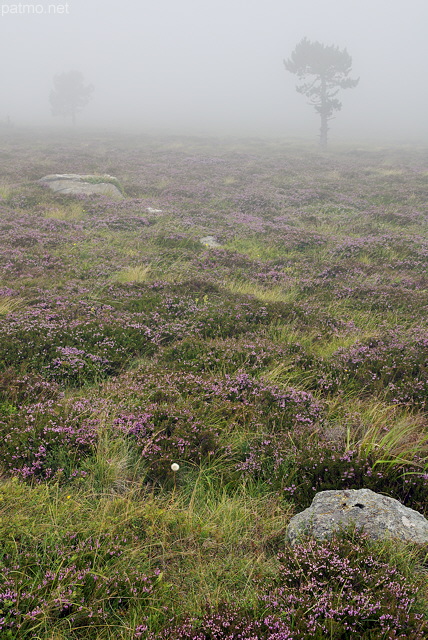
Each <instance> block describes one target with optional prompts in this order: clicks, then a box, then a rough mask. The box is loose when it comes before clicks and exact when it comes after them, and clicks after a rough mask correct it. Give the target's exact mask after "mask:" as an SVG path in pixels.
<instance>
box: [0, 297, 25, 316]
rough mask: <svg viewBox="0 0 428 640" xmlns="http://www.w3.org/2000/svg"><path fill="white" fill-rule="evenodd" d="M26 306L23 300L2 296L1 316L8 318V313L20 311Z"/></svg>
mask: <svg viewBox="0 0 428 640" xmlns="http://www.w3.org/2000/svg"><path fill="white" fill-rule="evenodd" d="M24 306H25V300H24V299H23V298H12V297H10V296H2V297H1V298H0V316H6V315H7V314H8V313H13V312H14V311H19V310H20V309H22V308H23V307H24Z"/></svg>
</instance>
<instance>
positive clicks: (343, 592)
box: [134, 536, 428, 640]
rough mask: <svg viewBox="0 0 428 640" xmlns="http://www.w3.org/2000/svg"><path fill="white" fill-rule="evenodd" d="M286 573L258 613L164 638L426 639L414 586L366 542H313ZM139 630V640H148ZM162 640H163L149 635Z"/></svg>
mask: <svg viewBox="0 0 428 640" xmlns="http://www.w3.org/2000/svg"><path fill="white" fill-rule="evenodd" d="M278 561H279V570H278V575H277V577H276V578H275V579H274V580H272V581H271V584H270V585H268V586H267V585H266V583H263V584H262V585H261V593H260V596H259V603H258V608H257V609H256V610H253V611H251V610H250V611H248V610H247V611H246V610H244V609H240V608H239V607H231V606H228V605H224V606H221V607H219V608H217V609H214V608H212V609H211V610H210V611H209V612H208V613H206V614H205V615H204V616H203V617H201V618H196V617H194V618H187V619H186V620H185V621H184V622H182V623H180V624H177V625H176V626H170V627H168V628H167V629H166V630H164V631H163V632H162V633H161V634H156V638H161V639H163V638H165V640H166V638H168V639H170V640H178V639H182V638H185V639H186V640H309V638H311V639H312V638H316V639H317V640H322V639H323V638H332V639H333V640H340V639H343V638H346V639H349V640H359V639H360V638H363V639H364V640H386V639H387V638H397V640H398V638H401V639H402V640H404V639H405V638H412V640H423V639H424V638H426V633H427V631H428V627H427V625H428V623H427V622H426V620H424V617H423V615H422V614H421V613H418V612H417V607H416V606H415V603H416V596H417V590H416V591H415V588H414V586H413V585H412V584H411V583H410V582H409V581H408V580H407V579H406V578H405V577H404V576H403V575H402V573H401V571H400V570H399V569H398V568H397V567H395V566H394V565H392V564H389V563H388V562H386V561H383V560H381V559H380V558H379V556H378V555H377V553H376V550H375V549H374V548H371V547H370V545H369V544H368V542H367V540H366V539H365V538H364V536H360V538H359V539H358V541H353V540H352V538H349V539H348V538H346V537H339V536H335V537H333V539H332V540H330V541H327V542H322V543H320V542H319V541H315V540H308V541H306V542H304V543H301V544H298V545H295V546H294V547H292V548H290V547H287V548H286V549H285V551H284V552H282V553H280V554H279V556H278ZM140 630H141V631H142V629H141V628H140V629H139V628H137V630H136V633H135V635H134V638H136V639H137V638H141V637H142V635H141V631H140ZM148 638H150V640H154V638H155V636H154V635H153V634H149V636H148Z"/></svg>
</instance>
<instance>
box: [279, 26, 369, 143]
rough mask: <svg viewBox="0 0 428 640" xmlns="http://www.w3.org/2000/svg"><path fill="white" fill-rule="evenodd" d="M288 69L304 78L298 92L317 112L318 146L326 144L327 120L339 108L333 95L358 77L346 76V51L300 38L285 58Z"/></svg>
mask: <svg viewBox="0 0 428 640" xmlns="http://www.w3.org/2000/svg"><path fill="white" fill-rule="evenodd" d="M284 65H285V68H286V69H287V71H290V72H291V73H294V74H295V75H297V77H298V78H301V79H303V80H305V81H304V82H302V83H301V84H300V85H297V86H296V90H297V91H298V92H299V93H303V94H304V95H305V96H306V97H308V98H309V104H311V105H312V106H313V107H314V109H315V111H316V112H317V113H319V114H320V117H321V127H320V146H321V148H322V149H325V148H326V146H327V132H328V129H329V127H328V121H329V120H331V119H332V117H333V113H334V112H335V111H340V109H341V108H342V103H341V102H340V101H339V100H338V99H337V98H336V95H337V93H338V92H339V89H351V88H353V87H356V86H357V84H358V82H359V80H360V79H359V78H357V79H356V80H354V79H352V78H349V77H348V76H349V74H350V72H351V70H352V69H351V66H352V58H351V56H350V55H349V54H348V52H347V51H346V49H343V51H340V50H339V48H338V47H335V46H334V45H331V46H326V45H324V44H321V43H320V42H311V41H310V40H308V39H307V38H303V40H301V41H300V42H299V44H297V45H296V48H295V49H294V51H293V52H292V54H291V57H290V58H289V59H288V60H284Z"/></svg>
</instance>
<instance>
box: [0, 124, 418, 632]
mask: <svg viewBox="0 0 428 640" xmlns="http://www.w3.org/2000/svg"><path fill="white" fill-rule="evenodd" d="M1 136H2V140H1V153H0V157H1V162H2V174H1V183H0V228H1V236H2V243H1V254H0V260H1V280H0V318H1V325H0V331H1V338H0V429H1V440H0V441H1V445H0V468H1V484H0V514H1V519H0V529H1V535H0V544H1V545H2V557H1V566H0V575H1V585H0V630H1V631H0V634H1V637H2V638H10V639H13V640H17V639H18V638H19V639H26V638H32V639H40V640H42V639H43V640H48V639H49V640H54V639H55V640H65V639H67V640H68V639H78V638H79V639H80V638H82V639H83V638H85V639H86V638H88V639H97V640H104V639H107V638H109V639H113V638H114V639H122V640H135V639H137V638H165V639H166V638H168V639H174V638H177V639H178V638H188V639H189V640H190V639H193V640H238V639H244V640H245V639H247V640H248V639H250V638H251V639H252V640H253V639H266V640H267V639H270V640H303V639H305V640H309V639H312V638H315V639H317V638H319V639H320V638H334V639H348V638H349V639H357V638H358V639H359V638H364V639H367V640H368V639H372V640H384V639H385V640H386V639H392V638H408V639H412V638H413V639H414V640H423V638H426V637H428V631H427V626H426V620H427V617H428V607H427V604H428V583H427V548H426V547H425V548H421V547H418V548H416V547H413V546H411V545H408V544H407V545H406V544H403V543H398V542H393V543H391V542H388V541H384V542H377V543H373V542H370V541H369V540H367V539H366V538H365V537H364V536H363V535H361V533H358V532H355V531H344V532H341V533H340V534H338V535H337V536H336V537H334V538H333V539H332V540H331V541H326V542H324V543H314V542H313V541H311V540H310V539H305V540H302V542H301V544H299V545H297V546H295V547H290V546H289V545H288V543H287V542H286V536H285V532H286V527H287V524H288V522H289V520H290V518H291V517H292V515H293V514H294V513H296V512H298V511H301V510H302V509H303V508H305V507H307V506H308V505H309V504H310V503H311V501H312V499H313V497H314V495H315V493H316V492H318V491H321V490H325V489H336V488H361V487H367V488H370V489H373V490H374V491H377V492H380V493H384V494H386V495H389V496H392V497H394V498H397V499H398V500H400V501H401V502H402V503H404V504H405V505H407V506H409V507H412V508H414V509H416V510H418V511H420V512H422V513H424V514H425V515H427V514H428V502H427V497H428V465H427V455H428V432H427V408H428V404H427V390H428V370H427V361H428V360H427V353H428V330H427V325H426V317H427V298H428V295H427V294H428V291H427V289H428V286H427V285H428V273H427V266H428V238H427V228H428V208H427V184H428V151H427V149H426V148H422V147H421V148H415V147H410V146H409V147H405V146H400V147H378V148H375V147H357V146H349V145H348V146H346V147H345V146H343V147H337V148H335V149H333V150H332V151H330V152H329V153H324V154H321V153H319V152H316V151H313V150H311V149H310V148H305V147H304V146H303V145H300V146H299V145H297V144H295V143H290V142H287V141H272V140H270V141H263V140H249V139H248V140H238V139H236V140H233V139H228V140H220V139H202V138H180V137H163V138H162V137H157V138H153V137H149V136H133V137H131V136H129V137H127V136H125V135H120V136H119V135H113V134H94V133H92V134H83V133H81V134H61V135H60V134H47V133H46V132H21V131H18V130H16V131H8V132H7V131H3V132H2V133H1ZM50 173H83V174H104V173H108V174H110V175H113V176H115V177H116V178H117V179H118V181H119V183H120V185H121V189H122V191H123V193H124V195H125V198H124V199H123V200H111V199H108V198H106V197H101V196H91V197H82V196H74V197H70V196H64V195H61V194H54V193H52V192H51V191H49V190H48V189H47V188H45V187H42V186H40V185H39V184H37V183H36V180H38V179H39V178H41V177H42V176H44V175H46V174H50ZM207 236H213V237H214V238H215V239H216V242H217V243H218V245H219V246H215V247H211V246H208V245H209V243H207V242H201V239H202V238H206V237H207ZM172 463H176V464H178V465H179V469H178V470H177V471H173V470H172V469H171V464H172Z"/></svg>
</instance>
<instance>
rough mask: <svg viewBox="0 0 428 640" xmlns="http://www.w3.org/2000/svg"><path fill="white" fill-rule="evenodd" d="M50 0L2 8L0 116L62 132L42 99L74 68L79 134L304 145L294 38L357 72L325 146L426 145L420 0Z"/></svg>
mask: <svg viewBox="0 0 428 640" xmlns="http://www.w3.org/2000/svg"><path fill="white" fill-rule="evenodd" d="M61 1H62V2H63V4H58V5H54V8H53V9H52V8H51V9H48V7H49V5H52V2H51V0H40V1H38V0H34V2H33V0H31V2H33V4H31V3H28V4H26V5H24V4H21V5H19V4H15V3H14V2H11V1H10V0H2V3H1V4H0V11H1V14H0V36H1V47H2V52H1V55H2V61H3V64H2V67H1V72H0V77H1V86H2V92H1V94H2V98H1V104H0V121H5V120H6V118H7V117H8V116H9V117H10V119H11V121H12V122H13V123H14V125H15V126H22V125H25V126H27V125H43V126H46V125H49V126H54V127H57V128H59V127H64V126H65V125H67V126H70V125H69V123H64V120H63V119H62V118H58V117H53V116H52V115H51V109H50V104H49V94H50V91H51V89H52V86H53V76H54V75H56V74H60V73H62V72H65V71H70V70H79V71H81V72H82V73H83V75H84V78H85V81H86V82H87V83H88V84H89V83H91V84H93V85H94V87H95V89H94V93H93V96H92V99H91V101H90V103H89V104H88V105H87V106H86V107H85V108H84V109H83V110H82V111H81V113H80V114H79V116H78V125H77V126H78V127H79V128H82V129H85V128H86V127H94V126H98V127H100V128H110V129H113V130H120V129H126V130H130V129H133V130H136V131H141V132H149V133H152V132H162V133H167V134H181V133H183V134H203V135H205V134H208V135H229V134H232V135H250V136H280V137H287V136H296V137H301V136H307V137H308V138H309V137H310V138H314V139H315V137H316V136H317V135H318V129H319V116H318V115H317V114H316V113H315V112H314V109H313V107H311V106H309V105H308V104H307V99H306V98H305V96H303V95H300V94H298V93H297V92H296V90H295V84H296V77H295V76H294V75H292V74H291V73H288V72H287V71H286V70H285V68H284V66H283V59H284V58H288V57H289V56H290V54H291V52H292V50H293V49H294V47H295V45H296V44H297V43H298V42H299V41H300V40H301V39H302V38H303V37H305V36H306V37H307V38H309V39H310V40H318V41H319V42H322V43H323V44H326V45H331V44H334V45H337V46H339V47H340V48H341V49H342V48H345V47H346V49H347V51H348V53H349V54H350V55H351V56H352V59H353V66H352V68H353V71H352V74H351V75H352V77H360V83H359V85H358V86H357V87H356V88H353V89H349V90H343V91H341V92H340V95H339V98H340V99H341V101H342V103H343V107H342V110H341V111H340V112H337V114H336V116H335V119H334V120H333V121H332V122H331V123H330V126H331V133H330V138H331V140H342V139H346V138H352V139H355V138H361V139H362V140H363V139H364V140H367V139H368V140H370V139H372V140H373V139H382V138H387V139H390V140H391V141H393V140H394V141H398V140H413V141H414V140H420V141H426V140H427V139H428V118H427V115H426V114H427V111H428V109H427V104H428V81H427V78H428V74H427V65H428V38H427V35H426V34H427V25H428V2H427V0H406V1H405V0H375V1H374V2H373V0H121V1H120V2H119V1H113V0H67V2H66V0H61ZM14 7H15V8H14ZM61 7H62V8H61ZM19 8H20V9H19ZM57 9H58V10H57ZM48 10H50V11H51V13H48ZM52 11H54V13H52Z"/></svg>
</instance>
